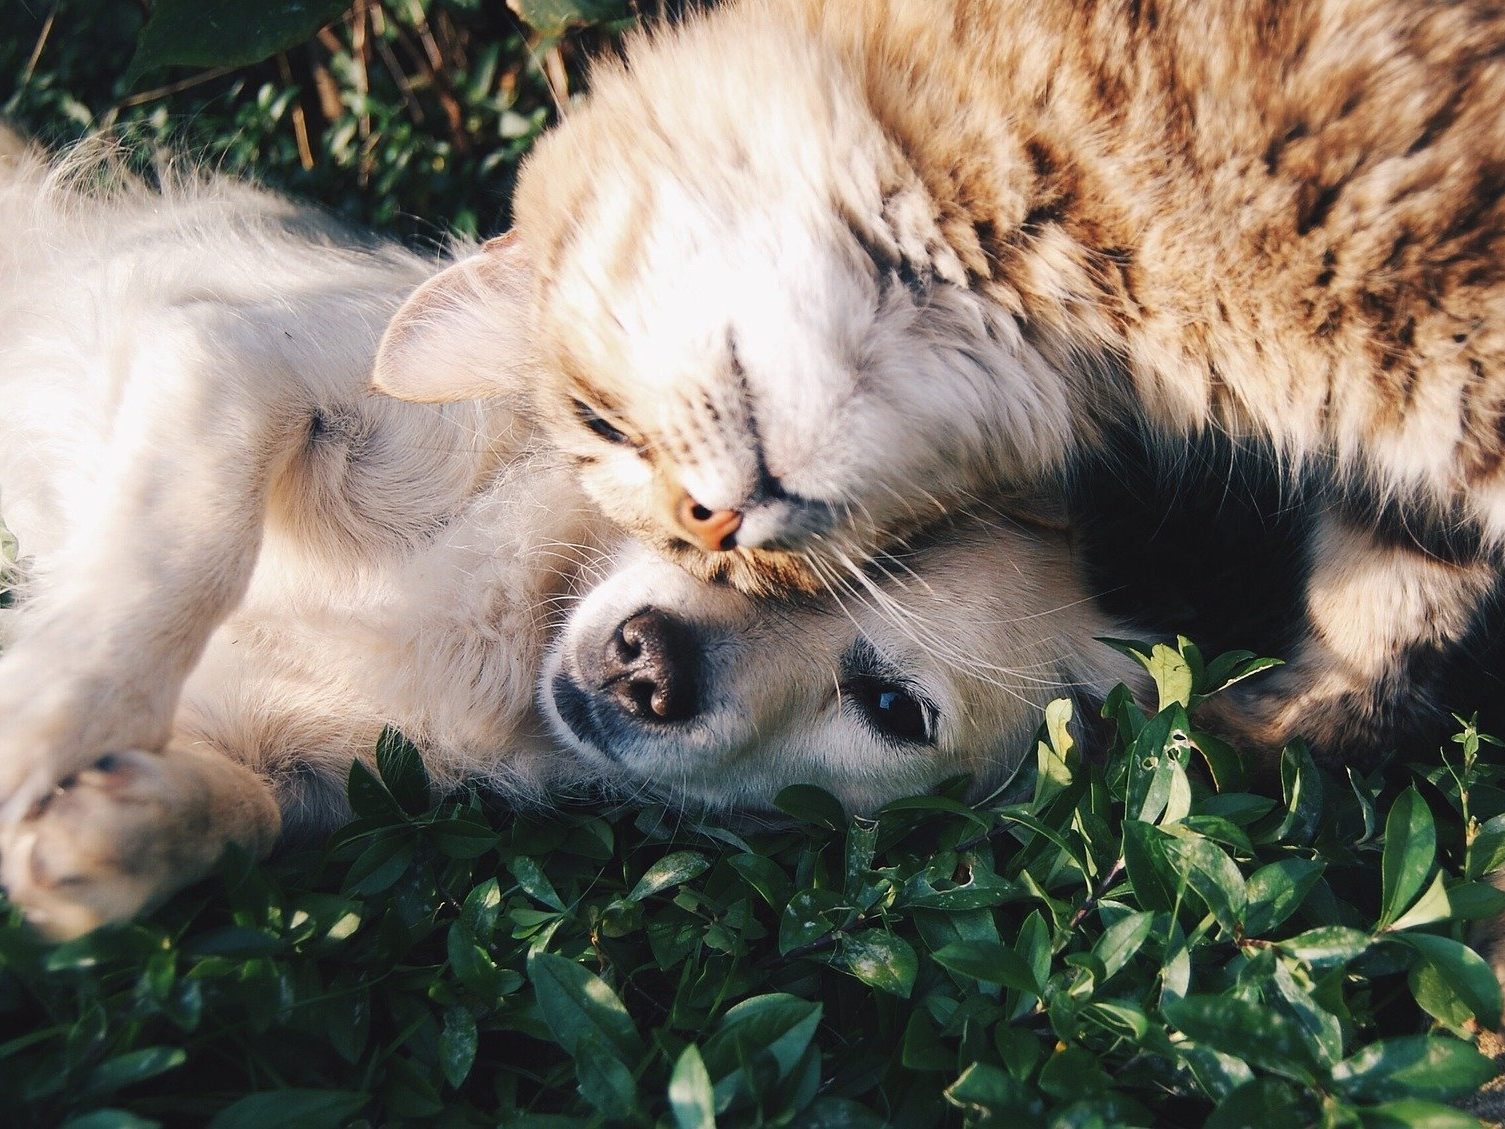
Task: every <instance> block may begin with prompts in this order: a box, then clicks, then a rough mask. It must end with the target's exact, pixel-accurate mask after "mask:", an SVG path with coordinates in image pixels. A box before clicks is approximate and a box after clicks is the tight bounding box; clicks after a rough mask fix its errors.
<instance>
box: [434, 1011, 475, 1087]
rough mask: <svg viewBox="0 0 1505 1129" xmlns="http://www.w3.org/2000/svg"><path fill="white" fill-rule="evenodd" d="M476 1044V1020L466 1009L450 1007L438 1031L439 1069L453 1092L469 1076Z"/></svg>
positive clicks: (473, 1063)
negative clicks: (441, 1028)
mask: <svg viewBox="0 0 1505 1129" xmlns="http://www.w3.org/2000/svg"><path fill="white" fill-rule="evenodd" d="M479 1043H480V1037H479V1035H478V1033H477V1031H476V1017H475V1015H474V1014H473V1013H472V1012H471V1010H470V1009H469V1008H468V1007H452V1008H449V1009H448V1010H447V1011H445V1013H444V1029H443V1030H442V1031H440V1032H439V1069H440V1070H442V1071H444V1078H445V1080H446V1081H447V1082H448V1083H449V1084H450V1085H451V1086H454V1087H455V1088H456V1089H458V1088H459V1086H460V1084H461V1083H462V1082H464V1081H465V1079H466V1078H468V1077H469V1076H470V1068H471V1067H472V1066H474V1065H475V1061H476V1048H477V1046H478V1045H479Z"/></svg>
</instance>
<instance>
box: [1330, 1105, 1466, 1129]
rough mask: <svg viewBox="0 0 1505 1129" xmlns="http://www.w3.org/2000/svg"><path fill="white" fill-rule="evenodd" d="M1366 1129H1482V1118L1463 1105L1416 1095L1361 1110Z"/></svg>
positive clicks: (1360, 1113) (1360, 1118)
mask: <svg viewBox="0 0 1505 1129" xmlns="http://www.w3.org/2000/svg"><path fill="white" fill-rule="evenodd" d="M1359 1120H1360V1122H1361V1123H1362V1124H1363V1126H1364V1129H1479V1125H1480V1121H1479V1119H1478V1118H1477V1117H1471V1116H1470V1115H1469V1114H1466V1113H1464V1112H1463V1111H1462V1110H1461V1109H1454V1108H1453V1107H1452V1106H1446V1105H1438V1104H1437V1103H1435V1102H1427V1101H1421V1100H1420V1099H1417V1098H1403V1099H1401V1100H1400V1101H1398V1102H1383V1103H1381V1104H1380V1105H1372V1106H1365V1107H1363V1108H1362V1109H1360V1110H1359Z"/></svg>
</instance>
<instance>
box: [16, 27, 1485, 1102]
mask: <svg viewBox="0 0 1505 1129" xmlns="http://www.w3.org/2000/svg"><path fill="white" fill-rule="evenodd" d="M14 7H15V3H14V0H13V3H12V9H11V10H8V11H7V22H6V25H5V28H4V30H3V31H0V114H3V115H4V116H6V117H8V118H10V119H11V120H14V121H16V122H18V123H20V124H22V125H23V126H25V127H27V128H30V129H32V130H34V131H36V132H37V133H39V134H40V135H42V136H44V137H47V138H49V139H53V140H66V139H68V138H70V137H73V136H77V135H79V134H81V133H82V132H84V131H86V130H88V129H93V128H109V129H115V130H117V131H121V132H124V133H126V134H128V135H130V136H132V137H134V138H136V139H138V140H145V141H146V142H148V143H152V142H157V141H169V142H171V143H173V144H174V145H176V146H177V147H180V148H182V149H184V150H186V151H189V152H195V153H200V154H204V155H205V156H206V157H207V159H209V160H210V161H212V162H215V163H218V164H221V165H223V166H225V167H227V168H228V169H230V170H232V171H248V172H254V173H255V174H256V175H258V176H259V177H261V178H262V179H264V180H266V181H268V182H270V183H273V184H276V185H279V186H282V187H286V188H290V189H292V190H294V191H296V192H298V193H299V194H301V195H305V196H309V197H312V198H316V199H319V200H322V201H324V202H325V204H326V205H328V206H330V207H331V208H334V209H336V210H337V211H340V212H342V213H343V214H346V215H348V216H350V217H351V218H353V219H357V220H361V221H364V222H372V223H376V224H378V225H380V226H383V227H385V228H387V229H389V230H396V231H398V232H400V233H402V234H404V235H408V236H412V235H415V234H417V235H420V236H425V237H432V236H434V235H436V234H438V233H439V231H440V229H441V228H440V226H439V225H447V226H452V227H454V228H455V229H457V230H460V231H465V232H471V231H476V230H480V231H487V230H494V229H496V228H498V227H500V226H502V223H503V218H504V209H503V202H504V199H505V193H506V191H507V189H508V187H509V185H510V180H511V176H512V173H513V169H514V168H515V165H516V162H517V160H518V159H519V157H520V155H521V154H522V153H523V152H524V151H525V150H526V148H527V146H528V144H529V143H530V142H531V140H532V138H533V137H534V136H535V135H536V134H537V132H538V131H539V130H540V129H541V128H543V127H544V125H545V124H547V122H548V121H549V120H550V119H551V118H552V116H553V115H554V113H555V110H554V106H555V102H556V99H562V98H567V97H568V96H569V92H570V91H571V90H573V89H575V88H577V87H578V84H579V81H580V69H579V64H580V61H581V59H582V58H583V57H584V56H585V55H586V54H588V53H590V52H592V51H599V50H609V49H610V43H611V40H612V37H613V36H614V35H615V34H616V33H617V32H618V31H619V30H620V28H621V27H622V26H623V21H624V20H625V19H630V18H632V17H634V16H643V17H653V16H655V15H657V14H658V12H659V6H658V5H643V6H641V7H642V9H643V10H639V9H640V6H638V5H633V4H628V3H613V2H611V0H592V2H591V3H583V2H581V0H573V2H572V0H536V2H534V0H519V2H518V4H517V5H516V8H515V9H514V8H509V7H506V6H503V5H502V4H500V3H497V2H494V0H401V2H398V0H392V2H387V0H368V2H365V3H361V4H358V5H356V6H355V7H354V8H352V9H350V10H349V11H348V12H344V13H342V12H341V11H340V9H341V7H342V4H341V3H339V2H335V3H332V4H323V5H321V4H317V3H313V4H300V5H292V4H276V3H271V2H270V0H267V2H262V3H246V2H240V3H235V2H232V0H199V2H198V3H196V4H193V5H187V4H184V3H182V2H169V0H157V3H156V5H155V6H154V7H151V8H149V9H148V8H145V7H143V6H142V5H139V4H137V3H136V2H135V0H59V2H57V3H46V2H45V0H21V6H20V10H19V12H17V13H14V15H15V18H14V19H12V14H13V10H14ZM518 12H521V13H522V14H523V15H525V16H526V17H527V19H526V20H520V19H519V18H518ZM289 13H292V14H294V15H297V16H298V18H297V19H292V20H287V19H285V18H284V17H286V16H288V14H289ZM300 13H301V14H300ZM252 17H254V18H253V19H252V24H254V26H249V25H247V23H246V20H247V19H248V18H252ZM323 20H332V21H333V22H331V23H329V24H328V25H327V26H323V27H320V26H319V23H320V21H323ZM237 21H239V22H237ZM153 28H155V29H156V30H155V31H153V30H151V29H153ZM143 53H144V54H143ZM419 217H421V218H419ZM1142 653H1143V654H1144V657H1145V661H1146V664H1147V665H1148V666H1149V667H1150V668H1151V670H1152V671H1153V672H1154V673H1155V675H1156V677H1157V680H1158V682H1159V685H1160V687H1161V701H1160V703H1159V705H1160V708H1159V709H1158V710H1155V711H1148V712H1146V711H1141V710H1138V709H1136V708H1135V707H1134V706H1133V705H1132V704H1130V703H1129V702H1128V701H1127V699H1125V698H1122V697H1120V698H1118V699H1115V700H1114V701H1113V702H1112V703H1110V708H1109V711H1108V712H1109V714H1110V716H1111V718H1112V720H1113V723H1114V729H1115V732H1116V736H1115V738H1114V740H1113V742H1112V747H1111V748H1110V749H1109V750H1107V751H1106V752H1103V751H1100V750H1094V751H1093V755H1092V756H1091V757H1085V756H1083V753H1082V750H1080V749H1077V748H1074V747H1072V745H1071V742H1070V740H1069V738H1068V737H1067V736H1066V735H1065V728H1064V721H1065V713H1064V705H1061V706H1057V707H1055V708H1054V709H1053V711H1052V713H1051V715H1050V718H1049V721H1048V724H1047V725H1046V726H1045V727H1044V728H1043V730H1042V734H1041V741H1040V744H1039V747H1038V749H1037V751H1036V756H1035V757H1034V758H1033V760H1032V761H1031V764H1030V769H1031V770H1032V772H1033V771H1034V770H1037V771H1038V775H1037V776H1034V775H1030V774H1026V775H1029V776H1030V779H1029V780H1028V781H1026V782H1024V783H1023V785H1022V787H1023V790H1022V793H1020V794H1017V795H1016V794H1013V793H1010V794H1009V795H1007V796H1001V797H994V798H993V799H991V800H990V801H987V802H984V803H981V804H968V803H965V802H963V800H962V797H963V795H964V791H963V785H962V783H961V782H957V783H956V784H955V785H953V786H951V787H949V788H943V789H941V790H940V791H939V792H938V794H936V795H932V796H925V797H916V798H913V799H910V800H906V801H902V802H899V803H896V804H892V805H890V806H889V807H888V808H886V809H885V810H884V811H883V812H881V813H879V814H878V816H877V818H876V819H872V820H868V819H859V818H855V817H853V816H851V815H850V814H848V813H846V812H843V811H841V809H840V808H839V806H838V805H837V804H836V803H835V801H834V800H832V799H831V797H829V796H827V795H825V794H823V793H820V792H818V791H816V790H813V789H810V788H801V787H796V788H792V789H790V790H789V791H787V792H786V793H784V795H783V796H782V797H781V800H780V806H781V807H782V808H783V809H784V812H785V813H786V815H787V820H786V822H784V823H783V824H781V825H777V826H772V825H765V826H763V827H762V828H754V827H749V826H738V825H730V826H729V825H727V824H725V823H722V824H718V825H703V824H701V823H698V822H697V821H695V820H694V819H693V818H692V817H690V816H687V815H685V814H683V813H678V812H673V811H667V810H663V809H659V808H652V807H649V808H632V809H611V808H596V809H572V810H569V811H565V812H551V813H542V812H531V813H521V814H519V813H513V812H508V811H505V810H502V809H499V808H497V807H495V806H493V805H491V804H489V803H488V802H486V801H485V800H484V799H483V798H481V797H478V796H473V795H469V794H466V795H462V796H458V797H438V796H433V795H430V793H429V789H428V787H427V784H426V781H425V779H424V776H423V772H422V766H421V763H420V761H419V759H418V757H417V756H416V754H415V753H414V752H413V750H412V749H411V748H410V747H408V746H407V745H406V744H405V743H404V742H402V741H401V739H400V738H398V737H396V736H395V735H393V736H391V737H389V738H388V739H387V740H385V741H384V742H383V745H382V747H381V749H380V750H379V755H378V757H377V768H378V771H377V772H375V773H371V772H367V771H365V770H364V769H357V770H356V771H355V773H354V774H353V775H352V778H351V782H350V787H351V798H352V802H353V805H354V808H355V811H356V813H357V818H356V821H355V822H354V823H353V824H352V825H351V826H349V827H347V828H346V829H344V830H343V831H342V832H340V833H339V834H338V835H337V836H336V837H335V838H334V840H333V841H332V842H331V843H330V844H328V845H327V846H326V847H322V848H320V849H318V850H315V851H311V852H305V853H301V854H294V855H287V856H284V857H282V858H279V859H277V860H275V861H273V862H272V863H270V864H266V865H253V864H251V863H249V862H247V861H246V860H243V859H242V860H233V859H232V860H229V861H227V863H226V865H225V867H224V868H223V870H222V872H221V873H220V875H219V876H218V877H217V878H216V879H215V880H213V881H211V882H209V883H206V884H204V885H203V886H201V887H199V888H197V889H195V890H192V891H189V892H187V893H185V894H184V895H182V896H181V897H179V898H178V899H176V900H175V901H174V902H172V903H171V904H169V905H168V906H166V907H164V908H163V909H162V910H161V911H159V912H158V913H157V914H155V915H154V916H153V917H152V918H151V920H149V921H147V922H143V923H138V924H134V925H130V926H123V927H119V928H115V929H110V930H106V931H103V932H101V933H98V934H96V935H94V936H92V937H89V938H86V939H84V940H82V941H79V942H76V943H73V944H70V945H66V946H62V947H58V948H48V947H45V946H42V945H39V944H38V943H37V942H36V941H35V940H34V939H33V938H32V937H30V936H29V935H28V934H27V933H26V931H25V930H24V929H23V928H22V927H21V926H20V924H19V922H18V921H17V920H16V919H15V918H14V916H13V915H11V916H8V917H5V918H3V919H0V1095H4V1097H5V1114H4V1120H5V1122H6V1123H7V1124H15V1125H20V1126H56V1125H66V1126H70V1127H72V1129H83V1127H90V1129H102V1127H106V1126H118V1127H128V1126H142V1125H152V1124H162V1125H185V1126H186V1125H203V1124H210V1125H212V1126H214V1127H216V1129H226V1127H237V1126H264V1125H268V1124H276V1125H279V1126H282V1127H284V1129H297V1127H320V1126H341V1125H352V1124H372V1125H401V1124H445V1125H449V1124H453V1125H472V1124H476V1125H482V1124H498V1123H501V1124H538V1125H575V1124H580V1125H584V1124H606V1123H614V1124H615V1123H620V1124H629V1125H670V1126H678V1127H683V1129H689V1127H692V1126H693V1127H702V1126H709V1125H712V1124H713V1123H714V1124H719V1125H722V1126H735V1125H758V1124H767V1125H790V1126H801V1125H802V1126H817V1125H820V1126H861V1125H877V1124H893V1125H913V1126H925V1125H938V1124H962V1123H969V1124H983V1123H988V1122H1012V1123H1016V1124H1047V1123H1049V1124H1057V1125H1063V1126H1064V1125H1094V1124H1102V1125H1121V1124H1150V1123H1156V1124H1168V1125H1198V1124H1204V1123H1205V1124H1208V1125H1211V1126H1215V1127H1217V1126H1223V1127H1226V1126H1234V1125H1258V1126H1271V1127H1279V1126H1284V1125H1311V1124H1327V1125H1364V1126H1389V1125H1415V1124H1420V1125H1436V1126H1449V1125H1463V1124H1473V1122H1472V1121H1471V1120H1470V1119H1468V1118H1466V1117H1464V1115H1462V1114H1461V1113H1458V1112H1457V1111H1456V1110H1455V1109H1453V1108H1451V1107H1449V1106H1447V1105H1445V1104H1443V1103H1445V1102H1447V1101H1449V1100H1451V1099H1453V1098H1455V1097H1457V1096H1459V1095H1463V1094H1466V1093H1468V1092H1470V1091H1471V1090H1472V1089H1474V1088H1475V1087H1476V1086H1477V1085H1478V1084H1479V1083H1480V1082H1481V1081H1482V1080H1483V1079H1484V1078H1486V1077H1487V1076H1488V1074H1489V1073H1490V1067H1489V1065H1488V1063H1487V1062H1486V1060H1485V1059H1484V1058H1483V1057H1482V1056H1480V1055H1479V1054H1478V1053H1477V1052H1476V1051H1475V1050H1474V1049H1473V1048H1472V1047H1471V1046H1470V1045H1469V1043H1468V1041H1467V1038H1468V1036H1469V1035H1470V1034H1471V1032H1472V1031H1473V1030H1474V1029H1475V1028H1476V1027H1481V1026H1482V1027H1486V1028H1487V1027H1491V1026H1493V1025H1495V1024H1496V1022H1497V1020H1498V1016H1499V1011H1500V997H1499V990H1498V988H1497V986H1496V984H1495V981H1494V979H1493V977H1492V976H1491V974H1490V972H1489V970H1488V968H1487V967H1486V966H1485V964H1484V962H1483V961H1482V960H1481V959H1480V958H1479V957H1478V956H1477V955H1476V954H1475V953H1474V952H1473V951H1472V950H1471V949H1469V948H1468V947H1467V946H1466V944H1465V943H1464V942H1465V940H1466V937H1467V931H1468V927H1469V924H1470V922H1472V921H1475V920H1478V919H1481V918H1485V917H1489V916H1491V915H1494V914H1496V913H1498V912H1500V911H1501V909H1502V902H1505V899H1502V897H1501V895H1500V894H1499V893H1498V892H1496V891H1495V890H1494V889H1493V887H1491V886H1490V885H1488V884H1487V883H1486V882H1485V881H1484V878H1485V877H1486V876H1487V875H1488V874H1489V873H1490V872H1492V871H1494V870H1497V869H1499V868H1500V867H1501V866H1502V865H1505V790H1502V770H1501V769H1500V767H1499V766H1498V757H1497V756H1495V757H1491V756H1490V755H1489V748H1490V746H1489V743H1488V738H1486V737H1484V736H1483V735H1481V734H1479V733H1478V732H1477V731H1476V730H1475V729H1474V728H1473V727H1472V726H1470V725H1467V724H1463V723H1460V733H1459V737H1458V740H1457V741H1456V742H1455V743H1454V744H1453V746H1452V747H1450V748H1449V749H1447V750H1444V751H1443V752H1442V753H1440V754H1439V753H1438V752H1437V751H1436V750H1431V749H1419V750H1412V751H1410V754H1409V755H1408V756H1403V757H1401V758H1398V759H1397V760H1396V761H1395V762H1393V763H1392V764H1391V765H1389V766H1387V767H1386V768H1385V769H1384V770H1383V771H1380V772H1374V773H1357V772H1341V773H1334V772H1330V771H1324V770H1321V769H1319V768H1318V767H1317V766H1316V765H1314V764H1313V763H1312V761H1311V759H1310V758H1309V757H1308V756H1306V755H1305V754H1304V753H1303V752H1302V751H1301V750H1300V749H1292V750H1290V751H1288V752H1287V754H1286V756H1285V758H1284V761H1283V763H1282V766H1281V773H1280V780H1279V781H1276V782H1272V783H1270V784H1258V785H1251V784H1250V783H1249V782H1248V781H1247V780H1246V779H1245V775H1244V772H1243V766H1242V762H1241V760H1240V758H1239V756H1238V755H1237V753H1235V752H1234V751H1232V750H1229V749H1226V748H1225V747H1223V746H1221V745H1219V744H1217V743H1216V742H1215V741H1213V740H1211V739H1209V738H1207V737H1205V736H1204V735H1201V734H1197V733H1196V732H1195V731H1194V730H1192V728H1191V727H1190V725H1189V722H1188V719H1187V708H1188V707H1189V706H1190V705H1192V704H1195V702H1196V701H1197V700H1198V699H1199V698H1200V696H1202V695H1204V694H1207V693H1210V692H1213V691H1215V689H1216V688H1217V687H1219V686H1220V685H1222V684H1223V683H1225V682H1227V681H1228V680H1229V679H1231V678H1234V677H1237V676H1240V675H1243V674H1247V673H1251V671H1252V670H1253V668H1254V667H1255V666H1257V665H1258V664H1257V663H1253V662H1252V661H1251V660H1250V659H1249V657H1248V656H1232V657H1230V658H1227V659H1222V660H1218V661H1217V662H1211V663H1204V662H1203V661H1202V658H1201V656H1200V655H1199V654H1198V653H1197V652H1196V651H1195V649H1194V648H1191V647H1190V646H1189V645H1185V644H1182V645H1178V646H1177V647H1174V648H1168V647H1164V646H1162V647H1160V648H1159V649H1144V650H1142ZM0 723H3V719H0Z"/></svg>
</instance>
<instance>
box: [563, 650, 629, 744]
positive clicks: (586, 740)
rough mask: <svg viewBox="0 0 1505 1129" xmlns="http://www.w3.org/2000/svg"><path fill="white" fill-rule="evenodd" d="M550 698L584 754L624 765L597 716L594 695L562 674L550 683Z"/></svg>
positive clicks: (565, 674) (564, 673)
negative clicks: (587, 753) (593, 704)
mask: <svg viewBox="0 0 1505 1129" xmlns="http://www.w3.org/2000/svg"><path fill="white" fill-rule="evenodd" d="M549 696H550V697H551V698H552V699H553V701H554V712H555V713H557V714H558V715H559V720H560V721H561V722H563V723H564V727H565V728H566V729H567V730H569V733H570V735H571V736H572V737H574V739H575V741H576V743H577V744H578V745H580V746H581V747H582V748H583V750H584V751H586V752H589V753H596V754H598V755H600V756H602V757H604V758H606V759H607V760H609V761H611V762H612V763H613V764H620V763H621V760H622V758H621V757H620V756H619V755H618V754H617V753H615V752H613V751H612V747H611V742H610V741H609V740H608V739H607V735H606V732H605V727H604V726H602V724H601V720H600V718H598V717H597V716H596V711H595V708H594V707H593V706H592V704H591V697H590V695H589V694H588V693H586V691H585V690H584V688H582V687H581V685H580V684H579V683H578V682H576V681H575V680H574V679H573V678H571V677H570V676H569V674H568V673H566V672H565V671H562V670H561V671H559V672H558V673H557V674H555V675H554V677H553V679H552V680H551V681H550V683H549Z"/></svg>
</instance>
